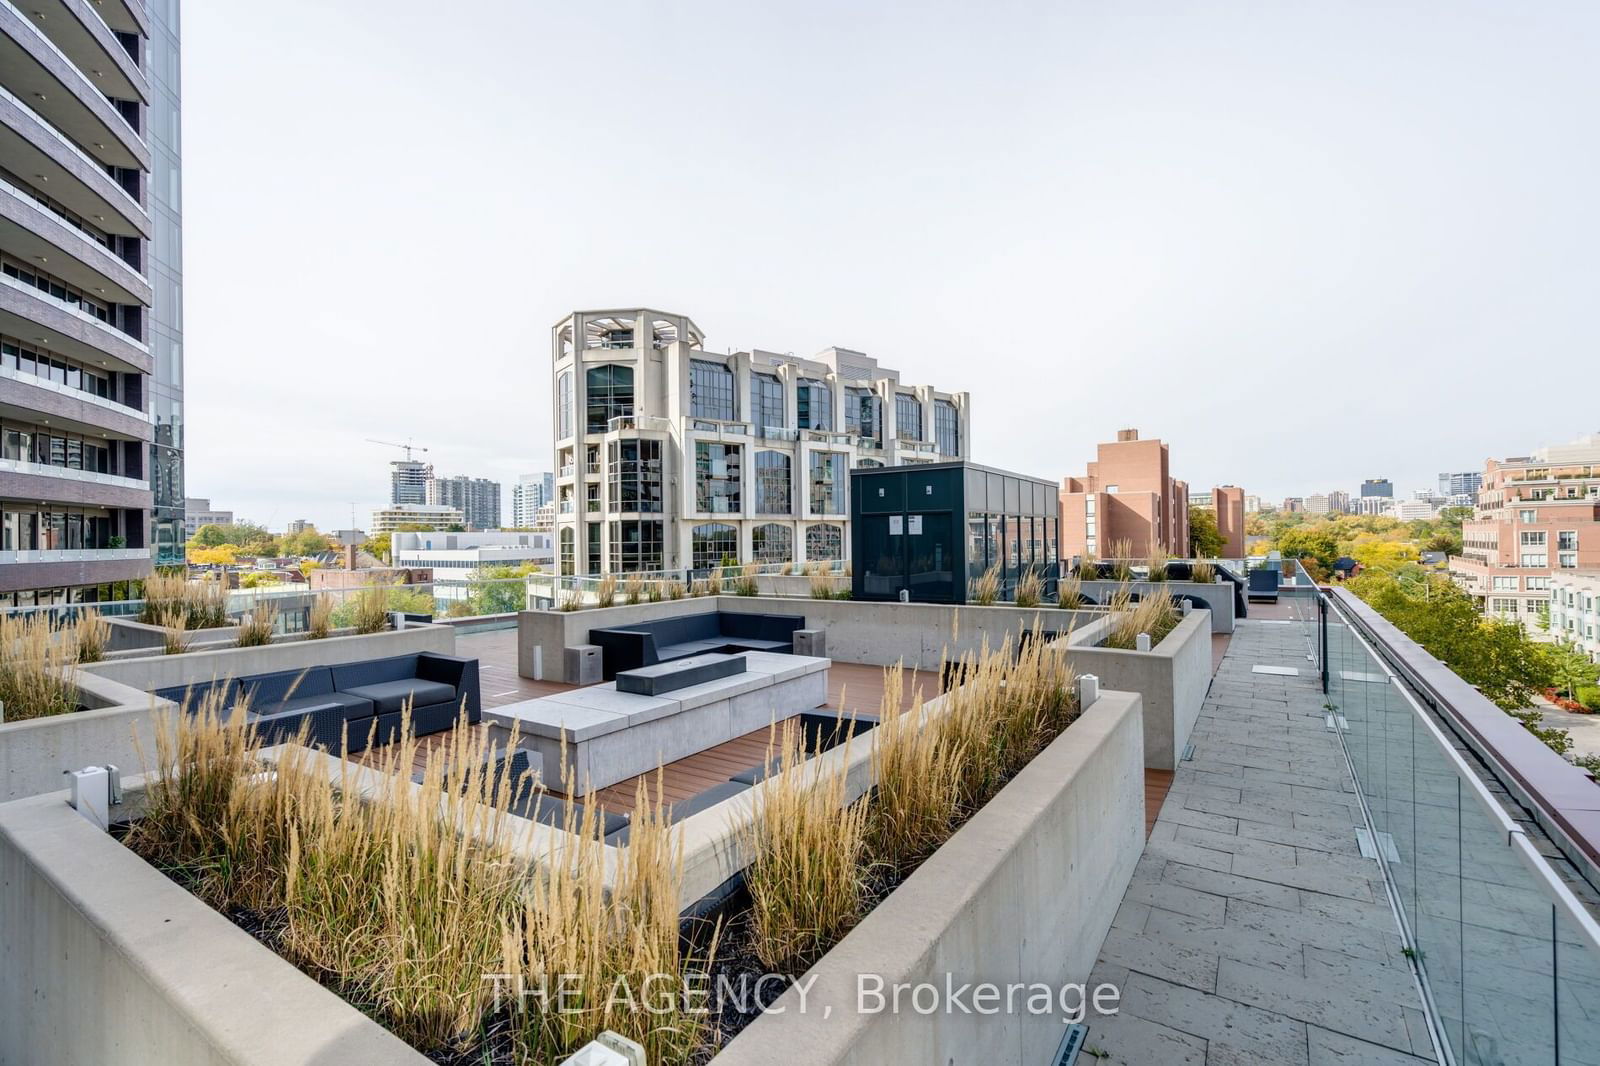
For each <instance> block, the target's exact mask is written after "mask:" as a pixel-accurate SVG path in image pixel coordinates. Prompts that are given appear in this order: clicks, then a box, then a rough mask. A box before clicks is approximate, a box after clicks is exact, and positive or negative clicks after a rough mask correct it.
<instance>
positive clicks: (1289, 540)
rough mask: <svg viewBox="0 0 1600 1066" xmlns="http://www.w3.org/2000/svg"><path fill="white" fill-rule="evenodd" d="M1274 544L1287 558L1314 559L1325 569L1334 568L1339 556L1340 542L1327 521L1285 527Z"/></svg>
mask: <svg viewBox="0 0 1600 1066" xmlns="http://www.w3.org/2000/svg"><path fill="white" fill-rule="evenodd" d="M1274 546H1275V547H1276V548H1277V549H1278V550H1279V551H1280V552H1282V553H1283V557H1284V558H1285V559H1302V560H1304V559H1314V560H1315V561H1316V562H1317V564H1318V566H1320V567H1321V568H1322V570H1323V571H1329V570H1332V569H1333V564H1334V563H1335V562H1336V561H1337V560H1338V558H1339V542H1338V540H1336V539H1335V538H1334V535H1333V531H1332V530H1331V529H1329V528H1328V527H1327V525H1326V524H1325V523H1319V524H1318V525H1315V526H1297V527H1294V528H1289V529H1285V530H1284V531H1283V532H1282V533H1280V534H1278V536H1277V537H1275V538H1274Z"/></svg>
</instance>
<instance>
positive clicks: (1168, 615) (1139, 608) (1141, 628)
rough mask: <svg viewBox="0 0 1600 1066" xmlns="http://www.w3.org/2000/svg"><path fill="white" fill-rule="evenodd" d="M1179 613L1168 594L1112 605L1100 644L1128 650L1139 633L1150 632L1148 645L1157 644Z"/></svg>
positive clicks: (1136, 641) (1169, 631)
mask: <svg viewBox="0 0 1600 1066" xmlns="http://www.w3.org/2000/svg"><path fill="white" fill-rule="evenodd" d="M1182 618H1183V615H1182V614H1181V613H1180V612H1179V610H1178V607H1177V605H1176V604H1174V603H1173V602H1172V599H1171V598H1170V597H1168V596H1163V595H1157V594H1152V595H1149V596H1146V597H1145V598H1144V599H1142V600H1140V601H1139V602H1138V603H1127V602H1126V601H1124V602H1123V603H1122V604H1120V605H1114V606H1113V608H1112V611H1111V627H1110V632H1109V633H1108V634H1107V636H1106V639H1105V641H1104V642H1103V646H1104V647H1107V648H1121V649H1124V650H1126V651H1131V650H1133V649H1134V648H1136V647H1138V638H1139V634H1140V633H1148V634H1150V645H1151V647H1154V646H1155V645H1157V644H1160V643H1161V641H1162V639H1163V638H1164V637H1166V635H1167V634H1168V633H1171V632H1172V631H1173V629H1174V628H1176V627H1177V625H1178V622H1179V621H1181V620H1182Z"/></svg>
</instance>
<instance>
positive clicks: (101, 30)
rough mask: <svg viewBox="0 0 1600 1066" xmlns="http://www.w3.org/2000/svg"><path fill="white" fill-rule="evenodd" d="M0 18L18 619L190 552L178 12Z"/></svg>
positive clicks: (4, 377)
mask: <svg viewBox="0 0 1600 1066" xmlns="http://www.w3.org/2000/svg"><path fill="white" fill-rule="evenodd" d="M37 7H38V5H33V6H31V7H29V9H28V10H27V11H23V10H20V9H19V8H17V7H14V6H12V5H10V4H0V606H12V605H19V606H31V605H34V604H50V603H64V602H94V601H101V600H107V599H116V598H122V597H125V596H127V595H128V594H129V593H130V591H131V589H130V587H129V584H128V582H129V581H131V580H134V579H137V578H140V577H143V576H144V575H145V574H147V573H149V572H150V569H151V565H152V563H157V562H161V563H165V562H181V561H182V559H183V545H184V540H185V536H184V528H185V524H184V497H183V452H182V448H183V426H182V417H181V412H182V383H183V371H182V365H183V355H182V318H181V301H180V299H179V292H180V290H181V288H182V260H181V247H182V242H181V233H182V218H181V213H180V201H179V191H180V181H179V175H180V170H181V159H180V155H179V142H178V117H179V113H180V101H179V98H178V53H179V28H178V25H177V21H176V5H175V4H166V3H162V4H152V5H147V4H145V3H142V2H130V0H107V2H105V3H93V4H88V3H51V4H47V5H44V9H41V10H36V9H35V8H37Z"/></svg>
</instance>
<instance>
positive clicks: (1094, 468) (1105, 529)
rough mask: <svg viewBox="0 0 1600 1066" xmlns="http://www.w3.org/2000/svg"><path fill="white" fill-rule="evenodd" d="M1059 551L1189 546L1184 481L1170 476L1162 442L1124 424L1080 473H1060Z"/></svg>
mask: <svg viewBox="0 0 1600 1066" xmlns="http://www.w3.org/2000/svg"><path fill="white" fill-rule="evenodd" d="M1059 496H1060V507H1061V555H1062V558H1063V559H1068V558H1071V557H1073V556H1081V555H1092V556H1095V557H1096V558H1102V559H1104V558H1110V553H1111V552H1112V551H1113V547H1112V546H1113V545H1116V544H1120V543H1122V542H1126V543H1127V550H1128V554H1129V555H1130V557H1132V558H1136V559H1137V558H1143V557H1145V556H1147V555H1149V554H1150V553H1151V552H1152V551H1154V550H1157V549H1159V550H1161V551H1164V552H1167V553H1169V554H1171V555H1178V556H1183V555H1187V554H1188V552H1189V486H1188V483H1187V482H1183V481H1179V480H1177V479H1176V478H1174V477H1173V476H1172V473H1171V461H1170V457H1169V455H1168V453H1167V445H1166V444H1165V443H1163V442H1162V441H1160V440H1156V439H1151V440H1140V439H1139V431H1138V430H1136V429H1124V430H1119V431H1118V432H1117V439H1116V440H1115V441H1108V442H1105V443H1102V444H1101V445H1100V446H1099V448H1098V450H1097V452H1096V458H1095V460H1094V461H1093V462H1090V463H1089V464H1088V466H1087V470H1086V472H1085V474H1084V475H1083V476H1082V477H1067V478H1062V479H1061V491H1060V494H1059Z"/></svg>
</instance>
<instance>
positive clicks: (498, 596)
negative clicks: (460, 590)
mask: <svg viewBox="0 0 1600 1066" xmlns="http://www.w3.org/2000/svg"><path fill="white" fill-rule="evenodd" d="M538 572H539V568H538V567H537V566H535V565H534V564H533V563H523V564H522V565H521V566H486V567H484V568H482V569H481V570H479V571H478V576H477V577H475V578H473V579H472V582H471V584H469V585H468V593H467V599H468V604H469V606H470V611H471V613H472V614H511V613H513V612H515V611H523V610H526V609H527V607H528V593H527V584H526V582H524V581H523V580H522V579H523V578H525V577H527V576H528V575H529V574H537V573H538Z"/></svg>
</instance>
